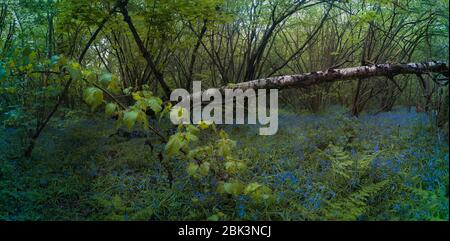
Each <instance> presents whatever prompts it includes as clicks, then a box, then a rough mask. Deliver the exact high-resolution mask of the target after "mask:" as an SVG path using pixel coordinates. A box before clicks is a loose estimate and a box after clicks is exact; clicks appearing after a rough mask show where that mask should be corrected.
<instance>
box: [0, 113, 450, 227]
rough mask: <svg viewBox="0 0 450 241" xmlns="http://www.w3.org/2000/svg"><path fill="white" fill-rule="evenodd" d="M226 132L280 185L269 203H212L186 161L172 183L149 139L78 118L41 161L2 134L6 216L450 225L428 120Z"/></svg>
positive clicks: (260, 175) (416, 116) (60, 130)
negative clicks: (218, 216) (195, 185)
mask: <svg viewBox="0 0 450 241" xmlns="http://www.w3.org/2000/svg"><path fill="white" fill-rule="evenodd" d="M96 116H97V117H96ZM224 128H225V129H226V130H227V132H228V133H229V134H230V137H231V139H234V140H236V141H237V150H236V152H237V153H238V156H239V157H240V158H242V159H245V160H247V165H248V166H249V168H248V169H249V172H248V174H246V176H245V177H243V178H244V179H248V180H255V181H258V182H261V183H264V184H266V185H268V186H270V187H271V188H272V189H273V190H274V193H275V195H276V200H275V202H274V203H273V204H271V205H270V206H268V207H265V208H264V209H261V208H257V207H254V206H252V204H251V203H249V202H248V200H245V198H239V199H237V200H236V202H235V204H234V205H230V206H220V205H219V206H211V204H204V201H205V200H206V199H207V197H208V195H210V194H208V193H198V192H195V191H193V190H192V189H191V188H190V182H189V180H188V178H187V177H186V174H185V172H184V168H185V165H186V164H185V163H183V162H179V163H175V164H174V167H175V173H174V174H175V177H176V178H175V181H174V183H173V185H172V187H170V186H169V183H168V180H167V175H166V172H165V170H164V168H163V167H162V166H161V164H160V163H159V161H158V160H157V158H156V156H155V154H154V153H153V154H152V152H151V150H150V147H149V146H148V145H145V141H146V140H147V138H139V137H136V138H133V137H131V138H126V137H120V136H112V137H110V135H111V134H113V133H114V129H113V121H112V120H107V119H105V118H102V117H98V115H94V114H87V113H81V112H77V113H72V114H71V115H69V116H66V117H65V118H61V119H58V120H55V121H53V122H52V123H51V125H50V126H49V128H48V129H46V131H45V132H44V133H43V135H42V136H41V137H40V139H39V141H38V145H37V146H36V148H35V150H34V152H33V156H32V157H31V158H30V159H24V158H22V157H20V152H19V151H18V150H19V149H20V146H21V138H20V136H22V134H21V132H20V129H15V128H1V129H0V136H1V138H0V150H1V153H0V219H2V220H105V219H106V220H111V219H112V220H184V219H187V220H199V219H200V220H204V219H206V218H207V217H208V216H210V215H211V214H213V213H215V212H216V211H217V210H220V211H222V212H224V213H225V214H226V216H225V218H224V219H228V220H242V219H243V220H324V219H325V220H330V219H331V220H334V219H339V220H342V219H343V220H348V219H356V220H448V211H449V204H448V173H449V169H448V168H449V156H448V142H447V141H448V140H445V139H444V137H443V136H442V135H441V136H439V135H436V134H431V133H434V132H432V130H431V129H430V127H429V124H428V119H427V116H426V115H425V114H423V113H415V112H414V111H408V109H407V108H396V109H395V110H394V111H392V112H386V113H380V114H378V115H371V114H363V115H362V116H361V117H360V118H359V119H354V118H351V117H349V116H348V115H347V114H346V113H345V112H344V110H343V109H342V108H339V107H335V108H332V109H330V110H328V111H326V112H324V113H321V114H301V115H300V114H294V113H292V112H288V111H280V115H279V130H278V133H277V134H276V135H275V136H259V135H258V134H257V133H258V127H257V126H226V127H224ZM153 141H154V140H153ZM330 143H332V144H330ZM158 148H162V146H158V145H155V150H157V149H158ZM359 161H360V164H358V163H359ZM350 162H351V163H354V164H351V165H347V164H345V165H344V164H343V163H350ZM380 183H382V184H380ZM211 195H213V194H211ZM359 201H360V202H359Z"/></svg>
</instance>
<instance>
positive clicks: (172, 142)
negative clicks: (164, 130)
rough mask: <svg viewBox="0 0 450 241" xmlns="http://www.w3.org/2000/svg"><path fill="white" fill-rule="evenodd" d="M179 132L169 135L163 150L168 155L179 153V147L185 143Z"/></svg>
mask: <svg viewBox="0 0 450 241" xmlns="http://www.w3.org/2000/svg"><path fill="white" fill-rule="evenodd" d="M185 144H186V143H185V141H184V140H183V138H182V136H181V134H180V133H177V134H175V135H172V136H170V138H169V141H168V142H167V144H166V146H165V151H166V154H167V156H168V157H172V156H175V155H177V154H179V152H180V149H181V148H182V147H183V146H184V145H185Z"/></svg>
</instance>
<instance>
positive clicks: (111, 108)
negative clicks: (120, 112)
mask: <svg viewBox="0 0 450 241" xmlns="http://www.w3.org/2000/svg"><path fill="white" fill-rule="evenodd" d="M116 110H117V105H116V104H115V103H108V104H107V105H106V107H105V114H106V115H107V116H112V115H114V113H116Z"/></svg>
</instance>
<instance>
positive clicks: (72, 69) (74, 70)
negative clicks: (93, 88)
mask: <svg viewBox="0 0 450 241" xmlns="http://www.w3.org/2000/svg"><path fill="white" fill-rule="evenodd" d="M67 71H69V75H70V77H71V78H72V79H73V80H75V81H78V80H81V78H82V74H81V66H80V64H78V63H72V64H70V65H69V66H67Z"/></svg>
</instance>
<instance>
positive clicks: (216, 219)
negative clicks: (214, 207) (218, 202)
mask: <svg viewBox="0 0 450 241" xmlns="http://www.w3.org/2000/svg"><path fill="white" fill-rule="evenodd" d="M208 221H219V216H218V215H217V214H214V215H211V216H209V217H208Z"/></svg>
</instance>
